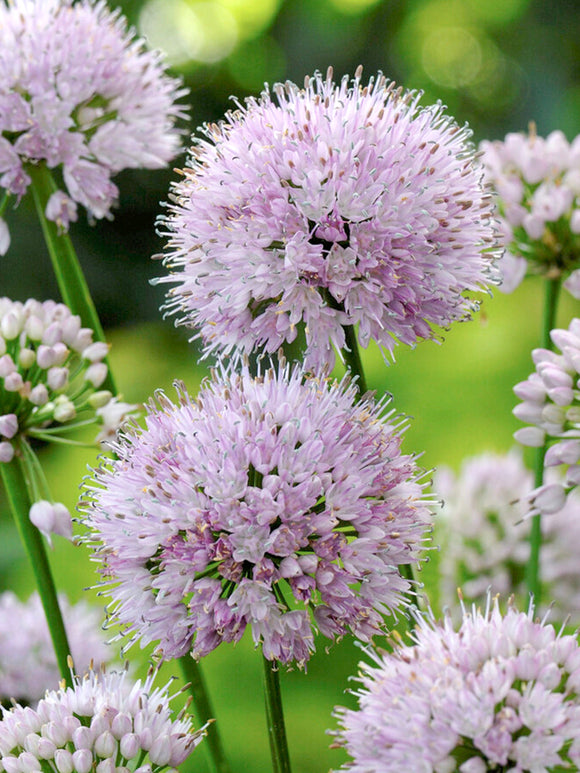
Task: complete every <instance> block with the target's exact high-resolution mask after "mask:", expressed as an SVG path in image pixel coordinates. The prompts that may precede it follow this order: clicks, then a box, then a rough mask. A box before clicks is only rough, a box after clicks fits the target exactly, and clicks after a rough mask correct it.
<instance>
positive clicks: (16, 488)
mask: <svg viewBox="0 0 580 773" xmlns="http://www.w3.org/2000/svg"><path fill="white" fill-rule="evenodd" d="M0 474H1V476H2V482H3V484H4V490H5V491H6V494H7V497H8V502H9V505H10V509H11V511H12V515H13V516H14V521H15V523H16V527H17V529H18V533H19V535H20V538H21V540H22V544H23V545H24V547H25V549H26V552H27V553H28V557H29V559H30V563H31V565H32V570H33V572H34V576H35V578H36V583H37V586H38V592H39V595H40V598H41V601H42V606H43V608H44V612H45V615H46V620H47V623H48V627H49V630H50V636H51V639H52V642H53V645H54V649H55V653H56V660H57V664H58V668H59V671H60V675H61V677H62V678H63V679H64V680H65V682H66V684H67V685H69V686H72V677H71V673H70V668H69V665H68V657H69V654H70V647H69V643H68V639H67V634H66V630H65V627H64V622H63V618H62V613H61V610H60V606H59V603H58V597H57V594H56V588H55V584H54V579H53V576H52V571H51V569H50V563H49V561H48V556H47V554H46V549H45V546H44V543H43V541H42V537H41V535H40V532H39V530H38V529H37V528H36V526H34V525H33V524H32V522H31V521H30V518H29V512H30V505H31V502H30V497H29V494H28V487H27V483H26V477H25V475H26V473H25V463H24V462H23V459H22V453H18V454H17V455H16V456H15V457H14V459H13V460H12V461H11V462H5V463H4V464H0Z"/></svg>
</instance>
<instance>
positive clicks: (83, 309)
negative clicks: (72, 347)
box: [28, 163, 117, 394]
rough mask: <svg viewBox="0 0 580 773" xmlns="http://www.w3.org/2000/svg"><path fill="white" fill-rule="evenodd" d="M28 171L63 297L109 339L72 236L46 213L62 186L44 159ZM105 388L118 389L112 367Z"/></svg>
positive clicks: (88, 324)
mask: <svg viewBox="0 0 580 773" xmlns="http://www.w3.org/2000/svg"><path fill="white" fill-rule="evenodd" d="M28 173H29V174H30V177H31V180H32V184H31V188H32V195H33V198H34V204H35V206H36V212H37V214H38V218H39V220H40V224H41V226H42V233H43V235H44V240H45V242H46V247H47V249H48V252H49V255H50V259H51V261H52V267H53V270H54V273H55V276H56V280H57V282H58V287H59V290H60V294H61V296H62V299H63V301H64V303H66V305H67V306H68V307H69V309H70V310H71V311H72V313H73V314H78V315H79V317H80V318H81V321H82V323H83V325H84V326H86V327H90V328H92V330H93V331H94V336H95V341H105V334H104V332H103V328H102V325H101V322H100V320H99V316H98V314H97V310H96V308H95V304H94V303H93V299H92V297H91V293H90V290H89V287H88V284H87V281H86V279H85V275H84V273H83V270H82V267H81V264H80V262H79V259H78V256H77V254H76V251H75V248H74V246H73V243H72V240H71V238H70V236H69V234H68V233H67V232H66V231H64V230H63V229H61V228H59V226H58V225H57V223H54V222H53V221H52V220H49V219H48V218H47V217H46V205H47V204H48V200H49V199H50V197H51V196H52V194H53V193H55V192H56V191H57V190H58V188H57V185H56V183H55V181H54V178H53V176H52V174H51V172H50V170H49V169H48V167H47V166H46V165H45V164H42V163H41V164H37V165H36V166H32V165H31V166H29V168H28ZM102 388H103V389H108V390H109V391H110V392H112V393H113V394H116V393H117V389H116V387H115V383H114V380H113V377H112V375H111V369H110V368H108V371H107V378H106V380H105V381H104V382H103V384H102Z"/></svg>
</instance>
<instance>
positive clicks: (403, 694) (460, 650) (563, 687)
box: [336, 598, 580, 773]
mask: <svg viewBox="0 0 580 773" xmlns="http://www.w3.org/2000/svg"><path fill="white" fill-rule="evenodd" d="M413 638H414V643H413V644H412V645H407V646H402V645H401V646H396V648H395V651H394V652H393V653H392V654H390V653H386V654H383V655H379V654H373V655H372V656H373V658H374V660H375V664H374V665H369V664H366V663H363V664H362V665H361V673H360V677H359V679H360V682H361V684H362V687H361V689H360V690H359V691H358V693H357V695H358V699H359V708H358V710H356V711H353V710H350V709H346V708H342V707H341V708H338V709H337V711H336V716H337V717H338V719H339V722H340V725H341V728H340V730H339V731H338V733H337V735H338V739H339V742H340V743H341V744H342V745H344V746H345V747H346V750H347V752H348V753H349V755H350V756H351V757H352V762H351V763H349V764H348V765H347V766H346V769H347V770H349V771H350V772H351V773H390V771H393V773H400V771H417V773H418V772H419V771H421V773H432V772H435V773H451V771H461V773H485V771H488V770H510V771H514V773H515V772H516V771H517V773H524V772H525V771H530V773H540V771H547V770H555V769H558V770H559V769H563V768H566V769H567V768H570V767H571V769H577V767H578V765H579V764H580V721H579V719H580V700H579V698H578V694H579V685H580V647H579V646H578V639H577V636H576V635H574V636H563V635H561V634H557V633H556V631H555V630H554V628H553V626H551V625H548V624H546V623H545V622H542V623H540V622H535V621H534V619H533V609H530V611H529V612H528V614H524V613H522V612H518V611H517V610H516V609H515V608H513V607H510V608H509V609H508V611H507V612H506V614H505V615H504V616H502V615H501V613H500V611H499V607H498V602H497V598H496V599H495V600H494V602H493V605H491V604H490V602H489V601H488V606H487V608H486V610H485V612H484V613H482V612H480V611H479V610H476V609H475V608H474V609H473V610H472V611H471V612H467V611H466V610H465V609H464V614H463V622H462V623H461V626H460V628H459V630H457V631H456V630H454V627H453V624H452V622H451V619H450V618H449V617H447V618H446V619H445V620H444V622H443V623H442V624H438V623H436V622H435V620H434V619H432V618H431V617H427V616H425V617H420V618H419V620H418V626H417V628H416V629H415V631H414V633H413Z"/></svg>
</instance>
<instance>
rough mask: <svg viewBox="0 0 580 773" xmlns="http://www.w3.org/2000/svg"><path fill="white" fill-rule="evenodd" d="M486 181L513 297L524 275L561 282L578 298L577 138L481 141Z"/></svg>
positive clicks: (524, 137)
mask: <svg viewBox="0 0 580 773" xmlns="http://www.w3.org/2000/svg"><path fill="white" fill-rule="evenodd" d="M480 148H481V150H482V151H483V161H484V164H485V167H486V176H487V179H488V180H489V182H490V183H491V184H492V186H493V188H494V189H495V192H496V196H497V201H498V207H499V215H498V216H499V220H500V226H501V227H500V231H501V233H502V241H503V243H504V244H505V246H506V248H507V250H506V252H505V255H504V257H503V258H502V260H501V261H500V268H501V270H502V273H503V284H501V285H500V289H501V290H503V291H504V292H506V293H509V292H512V291H513V290H515V288H516V287H517V286H518V285H519V284H520V282H521V281H522V279H523V278H524V276H525V274H526V271H528V270H529V271H530V272H532V273H541V274H544V275H546V276H548V277H550V278H556V277H560V276H561V277H564V278H565V280H566V281H565V282H564V286H565V287H566V288H567V289H568V290H569V291H570V293H571V294H572V295H573V296H574V297H575V298H580V135H579V136H578V137H576V139H575V140H574V141H573V142H572V144H570V143H569V142H568V141H567V139H566V137H565V136H564V135H563V133H562V132H561V131H554V132H552V133H551V134H549V135H548V137H547V138H546V139H543V138H542V137H538V136H537V134H536V132H535V127H534V125H533V124H532V125H531V127H530V133H529V135H526V134H523V133H517V134H516V133H512V134H508V135H507V136H506V138H505V140H504V141H503V142H500V141H496V142H488V141H485V142H482V143H481V145H480Z"/></svg>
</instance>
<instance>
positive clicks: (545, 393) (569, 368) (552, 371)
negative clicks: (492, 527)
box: [513, 319, 580, 514]
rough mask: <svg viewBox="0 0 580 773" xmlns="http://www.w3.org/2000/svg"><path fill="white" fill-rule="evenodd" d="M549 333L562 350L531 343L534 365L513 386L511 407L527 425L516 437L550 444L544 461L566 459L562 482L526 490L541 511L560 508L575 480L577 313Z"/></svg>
mask: <svg viewBox="0 0 580 773" xmlns="http://www.w3.org/2000/svg"><path fill="white" fill-rule="evenodd" d="M550 337H551V339H552V341H553V342H554V344H555V345H556V346H557V347H558V348H559V349H560V351H561V354H558V353H557V352H553V351H550V350H548V349H534V351H533V352H532V358H533V361H534V363H535V366H536V370H535V371H534V373H532V374H531V375H530V376H529V377H528V378H527V379H526V381H522V382H521V383H519V384H516V386H515V387H514V392H515V393H516V395H517V397H519V398H520V399H521V400H522V402H521V403H520V404H519V405H517V406H516V407H515V408H514V411H513V412H514V414H515V415H516V416H517V417H518V419H521V420H522V421H525V422H527V423H529V424H530V425H531V426H529V427H525V428H523V429H519V430H517V432H516V433H515V434H514V437H515V439H516V440H518V441H519V442H520V443H522V444H523V445H526V446H535V447H541V446H543V445H544V444H545V443H548V444H552V445H551V447H550V448H549V449H548V451H547V452H546V457H545V460H544V464H545V466H546V467H556V466H559V465H566V475H565V480H564V484H563V485H562V484H557V483H549V484H546V485H544V486H541V487H540V488H538V489H536V490H535V491H534V492H533V494H532V496H531V501H532V504H533V508H534V510H535V511H536V512H543V513H546V514H548V513H554V512H557V511H558V510H560V509H561V508H562V507H563V506H564V503H565V501H566V493H567V491H569V490H570V489H571V488H574V487H576V486H578V485H580V399H579V397H580V393H579V392H578V381H579V379H580V319H573V320H572V322H571V323H570V326H569V328H568V330H560V329H556V330H552V331H551V333H550ZM553 441H557V442H555V443H554V442H553Z"/></svg>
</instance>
